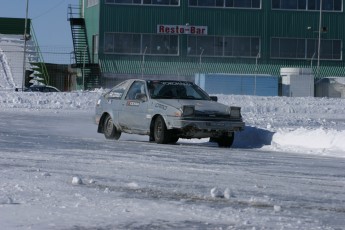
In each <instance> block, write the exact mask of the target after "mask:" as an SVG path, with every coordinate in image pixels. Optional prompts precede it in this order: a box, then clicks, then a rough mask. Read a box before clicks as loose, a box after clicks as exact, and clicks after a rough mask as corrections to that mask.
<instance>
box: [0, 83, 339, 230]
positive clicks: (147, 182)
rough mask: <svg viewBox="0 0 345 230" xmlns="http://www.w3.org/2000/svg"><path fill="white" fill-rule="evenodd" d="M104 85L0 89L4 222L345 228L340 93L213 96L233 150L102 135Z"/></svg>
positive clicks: (12, 226) (40, 229)
mask: <svg viewBox="0 0 345 230" xmlns="http://www.w3.org/2000/svg"><path fill="white" fill-rule="evenodd" d="M103 92H104V90H103V89H98V90H95V91H92V92H87V91H75V92H63V93H47V94H45V93H37V92H33V93H30V92H15V91H14V90H8V91H7V90H6V91H2V90H1V89H0V111H1V112H0V175H1V179H0V226H1V229H6V230H27V229H35V230H46V229H118V230H122V229H123V230H125V229H126V230H127V229H210V230H211V229H289V230H297V229H298V230H317V229H318V230H320V229H324V230H330V229H344V226H345V218H344V213H345V209H344V207H345V205H344V201H345V193H344V191H345V179H344V175H345V174H344V168H345V142H344V139H345V119H344V114H345V100H344V99H335V98H312V97H301V98H292V97H258V96H240V95H229V96H227V95H218V98H219V102H221V103H223V104H226V105H234V106H241V107H242V110H241V111H242V115H243V117H244V121H245V122H246V127H245V130H244V131H242V132H237V133H236V134H235V142H234V146H233V147H232V148H230V149H229V148H218V146H217V145H216V144H215V143H211V142H208V139H201V140H198V139H192V140H188V139H180V140H179V141H178V142H177V144H174V145H160V144H155V143H150V142H149V141H148V139H149V138H148V136H138V135H129V134H127V135H126V134H124V133H122V135H121V137H120V139H119V140H118V141H114V140H106V139H105V137H104V135H102V134H99V133H97V126H96V125H95V124H94V122H93V115H94V107H95V103H96V101H97V99H98V98H99V96H100V95H101V93H103Z"/></svg>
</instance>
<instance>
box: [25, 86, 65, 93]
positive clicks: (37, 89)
mask: <svg viewBox="0 0 345 230" xmlns="http://www.w3.org/2000/svg"><path fill="white" fill-rule="evenodd" d="M24 92H60V90H58V89H57V88H55V87H53V86H49V85H33V86H30V87H29V88H25V89H24Z"/></svg>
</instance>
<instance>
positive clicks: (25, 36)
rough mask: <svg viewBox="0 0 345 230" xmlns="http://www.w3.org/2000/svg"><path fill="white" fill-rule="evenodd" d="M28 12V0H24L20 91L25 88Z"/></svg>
mask: <svg viewBox="0 0 345 230" xmlns="http://www.w3.org/2000/svg"><path fill="white" fill-rule="evenodd" d="M28 12H29V0H26V13H25V25H24V49H23V53H24V54H23V81H22V91H24V87H25V73H26V41H27V39H28V36H27V34H26V33H27V24H28Z"/></svg>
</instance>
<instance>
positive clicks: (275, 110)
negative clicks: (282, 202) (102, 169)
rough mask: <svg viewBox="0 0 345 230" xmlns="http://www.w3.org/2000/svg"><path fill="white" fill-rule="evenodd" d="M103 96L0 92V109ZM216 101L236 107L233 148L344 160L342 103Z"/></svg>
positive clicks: (71, 105)
mask: <svg viewBox="0 0 345 230" xmlns="http://www.w3.org/2000/svg"><path fill="white" fill-rule="evenodd" d="M103 92H104V90H101V89H100V90H96V91H93V92H71V93H58V94H43V95H41V94H37V93H20V92H16V93H14V92H12V91H11V90H7V91H2V92H1V91H0V102H1V104H0V108H2V109H27V110H33V109H34V110H40V109H48V110H52V111H61V110H67V111H71V110H91V111H92V110H93V109H94V106H95V102H96V101H97V98H98V97H99V96H100V95H101V94H102V93H103ZM217 96H218V99H219V102H221V103H223V104H226V105H229V106H230V105H236V106H240V107H241V108H242V115H243V117H244V120H245V122H246V130H245V131H244V132H241V133H238V137H237V138H236V142H235V146H234V147H241V148H251V147H253V148H261V147H264V148H268V149H270V150H278V151H279V150H287V149H288V150H289V151H293V152H301V151H302V152H305V151H307V152H308V153H310V154H321V155H331V156H339V157H345V154H344V153H343V152H345V141H343V140H345V100H344V99H335V98H311V97H308V98H291V97H255V96H236V95H232V96H226V95H217ZM201 142H205V140H201Z"/></svg>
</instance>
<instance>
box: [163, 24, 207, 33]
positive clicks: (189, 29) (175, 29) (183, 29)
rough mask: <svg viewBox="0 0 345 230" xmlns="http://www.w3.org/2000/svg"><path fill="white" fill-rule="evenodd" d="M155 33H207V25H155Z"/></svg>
mask: <svg viewBox="0 0 345 230" xmlns="http://www.w3.org/2000/svg"><path fill="white" fill-rule="evenodd" d="M157 33H158V34H195V35H207V26H189V25H186V26H182V25H157Z"/></svg>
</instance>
